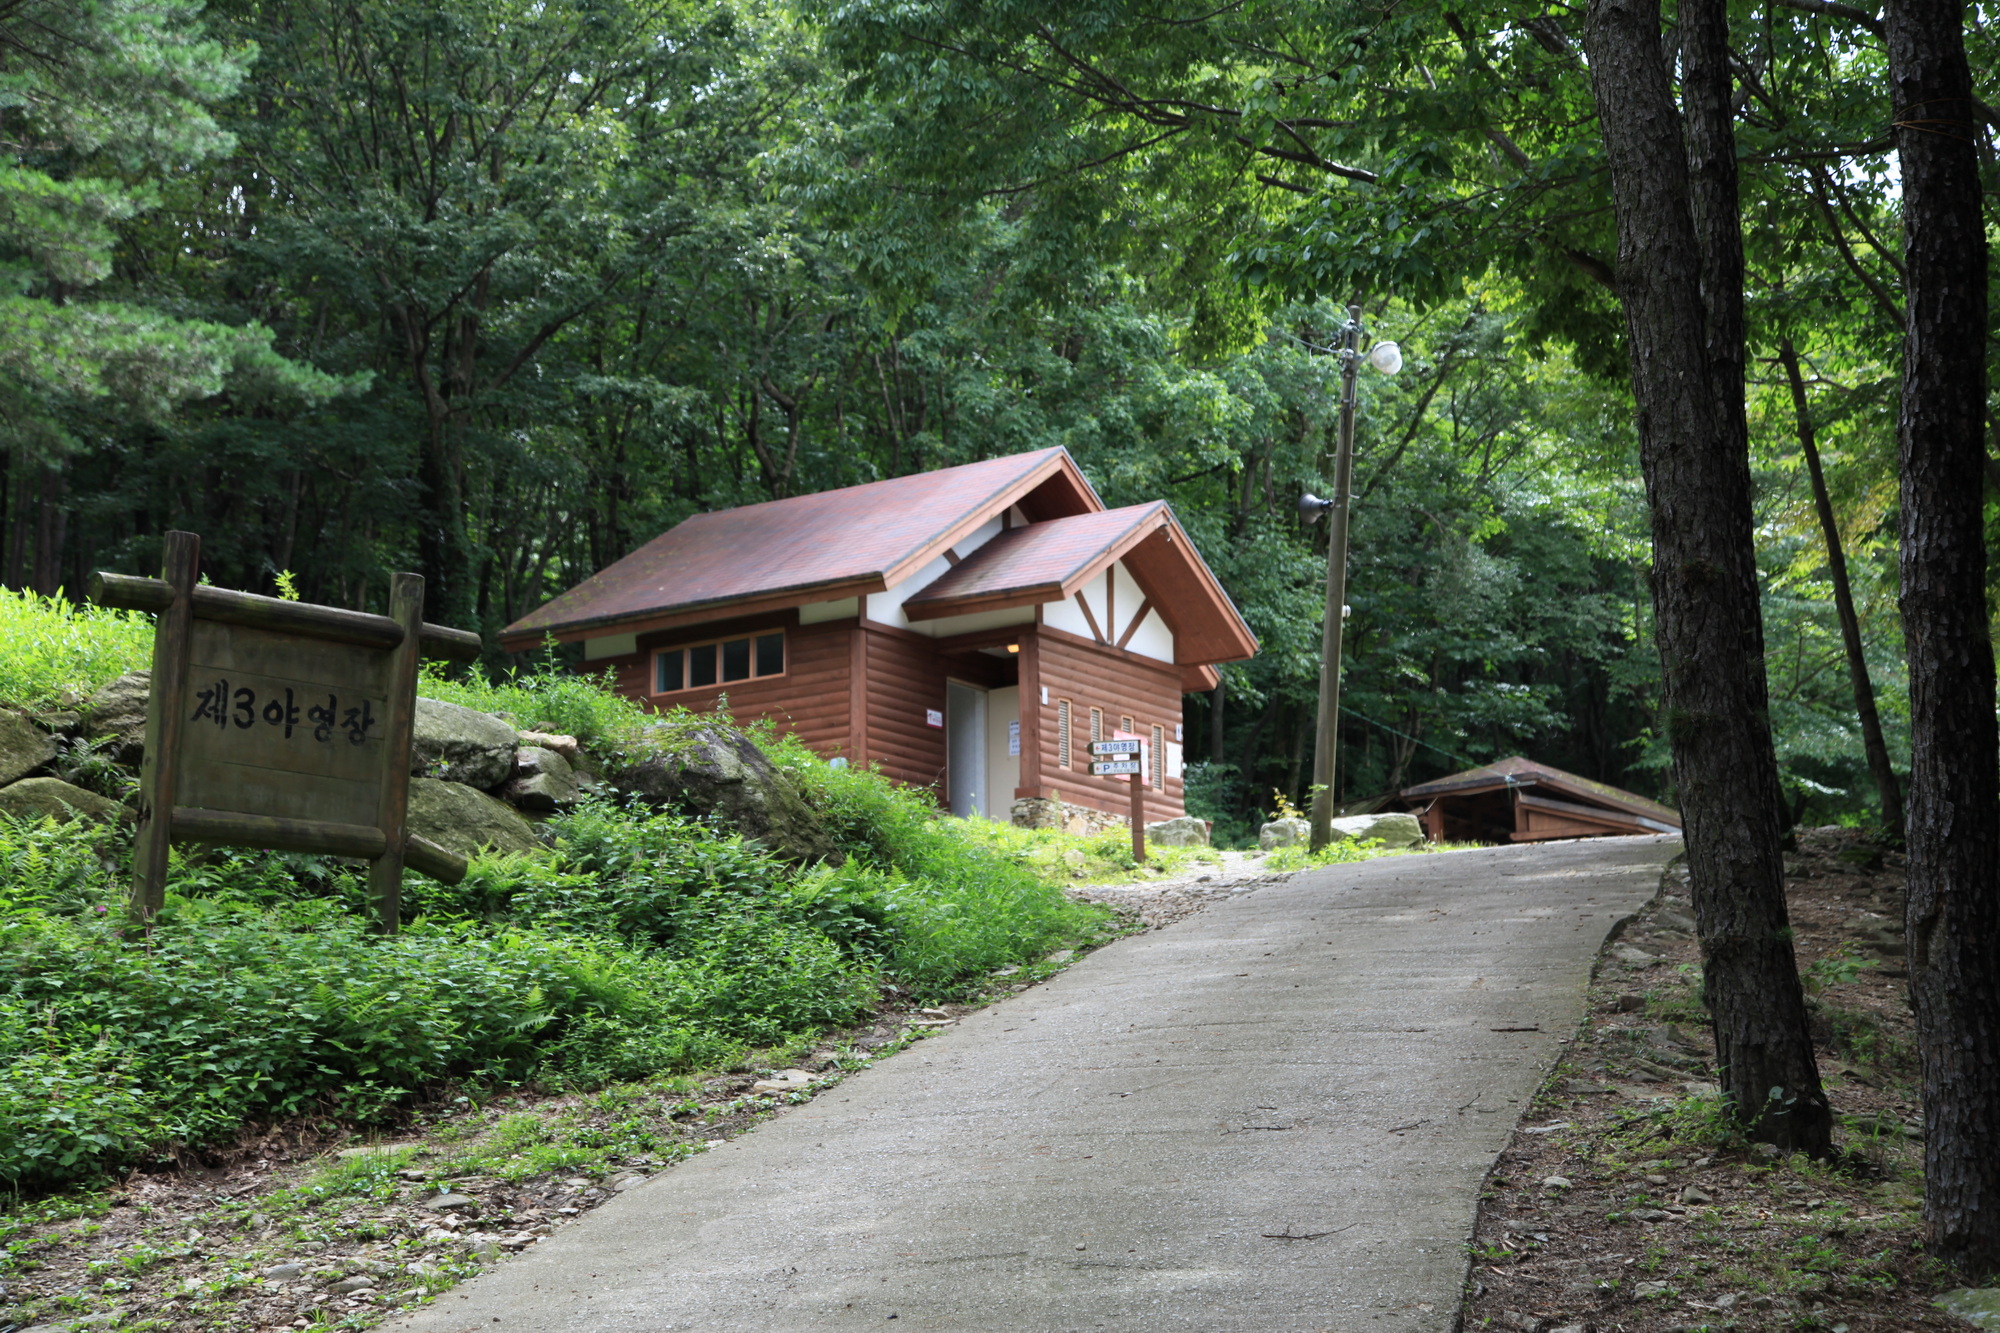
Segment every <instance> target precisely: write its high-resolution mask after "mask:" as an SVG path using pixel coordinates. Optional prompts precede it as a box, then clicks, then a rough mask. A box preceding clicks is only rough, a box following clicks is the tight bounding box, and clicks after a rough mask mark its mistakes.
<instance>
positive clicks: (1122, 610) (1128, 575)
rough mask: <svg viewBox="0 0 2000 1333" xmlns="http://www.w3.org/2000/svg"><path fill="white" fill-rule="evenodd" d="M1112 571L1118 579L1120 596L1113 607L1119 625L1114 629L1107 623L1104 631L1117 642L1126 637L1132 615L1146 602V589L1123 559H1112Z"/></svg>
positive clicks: (1095, 606) (1093, 608)
mask: <svg viewBox="0 0 2000 1333" xmlns="http://www.w3.org/2000/svg"><path fill="white" fill-rule="evenodd" d="M1110 572H1111V576H1112V577H1113V578H1115V579H1116V580H1117V581H1118V582H1117V593H1118V596H1117V597H1116V599H1114V601H1113V604H1112V607H1111V609H1112V610H1113V611H1114V612H1116V613H1117V616H1118V627H1117V628H1116V629H1113V628H1112V627H1111V626H1109V625H1106V626H1105V627H1104V632H1105V633H1106V634H1108V635H1110V636H1111V642H1113V643H1116V642H1118V641H1119V640H1120V639H1122V638H1124V637H1125V631H1126V630H1128V629H1130V628H1131V627H1132V617H1133V616H1135V615H1137V614H1138V612H1139V608H1140V607H1141V606H1142V605H1144V604H1145V601H1146V593H1145V590H1144V589H1142V588H1140V586H1139V580H1137V579H1135V578H1133V577H1132V571H1131V570H1129V569H1127V568H1125V562H1124V561H1123V560H1114V561H1112V562H1111V571H1110ZM1091 609H1092V610H1093V611H1094V610H1096V609H1097V604H1096V603H1092V604H1091ZM1099 619H1100V620H1101V619H1103V617H1101V616H1100V617H1099ZM1126 646H1127V647H1130V646H1131V645H1130V644H1127V645H1126Z"/></svg>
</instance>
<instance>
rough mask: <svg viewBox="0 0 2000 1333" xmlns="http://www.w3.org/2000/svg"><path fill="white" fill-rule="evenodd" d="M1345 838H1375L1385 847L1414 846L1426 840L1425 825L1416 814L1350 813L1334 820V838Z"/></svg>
mask: <svg viewBox="0 0 2000 1333" xmlns="http://www.w3.org/2000/svg"><path fill="white" fill-rule="evenodd" d="M1345 838H1352V839H1354V840H1355V841H1356V842H1365V841H1367V840H1369V839H1374V840H1375V841H1377V842H1379V843H1381V844H1382V845H1383V846H1384V847H1414V846H1415V845H1416V844H1418V843H1420V842H1422V841H1423V840H1424V826H1423V825H1422V824H1421V823H1419V822H1418V820H1417V817H1416V816H1415V815H1408V814H1402V813H1394V814H1382V815H1350V816H1348V817H1347V818H1345V819H1336V820H1334V821H1333V840H1334V841H1335V842H1339V841H1341V840H1342V839H1345Z"/></svg>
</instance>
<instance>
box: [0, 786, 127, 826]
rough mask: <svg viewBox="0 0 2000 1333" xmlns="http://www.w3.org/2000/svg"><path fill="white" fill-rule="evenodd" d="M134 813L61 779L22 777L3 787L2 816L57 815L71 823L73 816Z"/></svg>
mask: <svg viewBox="0 0 2000 1333" xmlns="http://www.w3.org/2000/svg"><path fill="white" fill-rule="evenodd" d="M130 814H131V811H129V810H127V809H126V808H125V807H124V806H122V805H120V804H118V802H116V801H108V800H106V799H105V798H104V797H102V796H99V795H98V794H97V793H96V792H94V791H85V790H84V789H83V788H81V787H77V786H72V785H71V784H69V783H67V782H64V781H63V780H62V779H61V778H22V779H21V780H20V781H19V782H14V783H9V784H8V785H7V786H5V787H0V815H12V816H13V817H14V818H16V819H43V818H47V817H54V818H55V819H56V820H58V821H59V822H61V823H64V824H67V823H68V822H69V821H70V820H72V819H104V820H111V819H121V818H125V817H126V816H128V815H130Z"/></svg>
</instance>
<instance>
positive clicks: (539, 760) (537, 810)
mask: <svg viewBox="0 0 2000 1333" xmlns="http://www.w3.org/2000/svg"><path fill="white" fill-rule="evenodd" d="M524 734H529V735H532V734H533V733H524ZM500 794H501V796H503V797H505V798H506V799H507V800H508V801H510V802H512V803H513V804H514V805H517V806H519V807H520V808H521V809H523V810H526V811H527V812H529V813H530V814H536V815H547V814H554V813H555V812H556V811H557V810H564V809H567V808H569V807H570V806H572V805H575V804H576V801H577V797H579V796H581V795H582V794H583V790H582V785H581V784H580V783H578V781H577V779H576V770H575V769H573V768H571V767H570V763H569V760H567V759H565V758H563V757H562V756H561V755H560V754H558V753H557V752H556V751H554V750H550V749H547V748H545V747H543V746H540V745H523V746H522V747H521V748H520V749H518V750H516V751H515V752H514V779H513V781H511V782H509V783H508V784H507V785H506V787H504V788H503V789H502V790H501V792H500Z"/></svg>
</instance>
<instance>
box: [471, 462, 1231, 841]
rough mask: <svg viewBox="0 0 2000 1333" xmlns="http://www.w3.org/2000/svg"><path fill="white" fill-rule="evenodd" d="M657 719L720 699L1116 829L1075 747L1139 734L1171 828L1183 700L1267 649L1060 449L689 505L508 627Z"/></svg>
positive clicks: (1207, 585)
mask: <svg viewBox="0 0 2000 1333" xmlns="http://www.w3.org/2000/svg"><path fill="white" fill-rule="evenodd" d="M551 635H553V636H554V637H555V638H556V639H557V640H559V641H563V642H578V641H581V643H582V645H583V658H584V661H583V668H584V669H586V670H590V671H604V670H610V671H612V672H614V673H615V675H616V680H617V686H618V689H619V690H620V691H621V692H622V693H624V694H625V695H627V696H629V697H630V698H632V699H635V700H637V701H639V702H640V703H642V704H645V705H646V706H648V707H651V708H656V709H665V708H670V707H673V706H676V705H680V706H684V707H687V708H691V709H695V710H698V711H709V710H714V709H716V708H718V707H722V706H725V700H726V707H727V709H728V711H729V713H730V714H731V715H732V716H733V717H734V718H735V720H736V721H737V722H739V723H747V722H752V721H756V720H760V719H766V718H768V719H771V720H773V721H774V722H775V723H776V724H777V725H778V726H779V728H780V729H781V730H790V731H795V732H797V733H798V735H799V736H800V737H801V738H802V739H803V740H804V741H805V742H806V743H807V744H808V745H810V746H811V747H812V748H813V749H814V750H816V751H817V752H819V753H821V754H823V755H826V756H827V757H829V758H833V757H845V758H847V759H848V760H849V761H850V762H852V763H856V764H862V765H867V764H875V765H879V766H880V768H881V771H882V772H883V773H885V774H887V775H888V776H890V777H892V778H895V779H898V780H899V781H902V782H906V783H910V784H913V785H916V786H923V787H931V788H934V789H935V790H936V791H937V793H938V795H939V797H940V800H941V801H942V802H943V803H945V804H946V805H947V806H948V807H949V808H950V809H951V811H952V812H953V813H954V814H959V815H973V814H979V815H985V816H987V817H990V818H995V819H1002V820H1005V819H1007V818H1008V817H1009V815H1010V812H1011V811H1012V810H1013V808H1014V802H1015V801H1017V800H1021V799H1023V798H1040V799H1042V800H1059V801H1062V802H1066V803H1068V804H1071V805H1079V806H1084V807H1087V808H1089V809H1093V810H1096V811H1100V812H1102V813H1104V814H1106V815H1109V816H1114V817H1122V816H1123V815H1125V814H1126V813H1127V812H1128V811H1129V810H1130V808H1131V798H1130V789H1129V787H1127V786H1126V783H1125V779H1123V778H1108V777H1105V778H1099V777H1092V776H1091V775H1090V756H1089V744H1090V742H1091V740H1093V739H1112V738H1114V734H1125V735H1136V736H1138V737H1140V738H1141V739H1143V740H1145V741H1146V742H1148V760H1147V769H1148V771H1147V774H1146V777H1147V780H1148V788H1147V791H1146V796H1145V802H1146V805H1145V808H1146V818H1147V820H1148V821H1149V822H1150V821H1155V820H1160V819H1168V818H1172V817H1174V816H1178V815H1180V814H1182V813H1184V808H1183V805H1182V787H1181V745H1182V722H1181V700H1182V695H1183V694H1185V693H1190V692H1199V691H1205V690H1210V689H1213V688H1214V687H1215V683H1216V674H1215V671H1214V669H1213V668H1214V666H1215V664H1217V663H1220V662H1233V661H1240V660H1242V659H1244V658H1248V657H1251V656H1253V655H1254V654H1255V653H1256V651H1257V640H1256V638H1255V636H1254V635H1253V634H1252V633H1251V632H1250V629H1249V627H1248V626H1247V625H1245V624H1244V622H1243V618H1242V617H1241V616H1240V615H1238V614H1237V611H1236V608H1235V606H1234V605H1233V604H1232V603H1231V602H1230V600H1229V597H1228V594H1226V593H1225V592H1224V591H1223V590H1222V587H1221V585H1220V584H1219V583H1217V582H1216V579H1215V576H1214V575H1213V574H1212V573H1211V572H1210V571H1209V568H1208V566H1207V565H1206V564H1205V563H1204V562H1203V560H1202V558H1201V555H1200V553H1199V552H1197V551H1196V550H1195V548H1194V544H1193V543H1192V542H1191V541H1190V540H1189V539H1188V535H1187V533H1186V532H1185V531H1184V530H1182V528H1181V526H1180V524H1179V523H1178V522H1177V521H1176V520H1175V518H1174V516H1173V512H1172V511H1171V510H1170V509H1169V508H1168V507H1167V505H1166V503H1165V502H1164V501H1153V502H1152V503H1149V504H1138V505H1129V506H1126V507H1124V508H1120V509H1106V508H1105V507H1104V504H1103V502H1102V501H1100V500H1099V499H1098V497H1097V493H1096V492H1095V491H1094V490H1093V489H1092V488H1091V486H1090V483H1089V482H1088V481H1086V480H1085V479H1084V477H1083V474H1082V473H1081V472H1080V471H1079V470H1078V469H1077V466H1076V464H1075V462H1074V461H1073V460H1072V459H1071V458H1070V456H1069V453H1068V451H1067V450H1065V449H1061V448H1055V449H1044V450H1039V451H1037V452H1034V453H1026V454H1016V455H1012V456H1010V457H1006V458H995V459H989V460H987V461H984V462H979V463H967V464H964V465H962V466H959V467H951V468H944V469H941V470H939V471H936V472H926V473H919V474H916V475H913V476H907V477H895V478H892V479H890V480H887V481H876V482H869V483H867V484H865V485H860V486H849V487H847V488H845V489H842V490H837V491H823V492H820V493H818V494H814V495H801V496H795V497H792V498H790V499H784V500H773V501H769V502H767V503H764V504H754V505H745V506H743V507H741V508H738V509H727V510H721V511H718V512H714V513H707V514H697V515H695V516H694V517H693V518H690V519H688V520H687V521H686V522H684V523H681V524H680V525H678V526H677V527H675V528H673V529H671V530H670V531H668V532H666V533H664V534H662V535H661V536H659V537H657V538H655V539H654V540H653V541H651V542H649V543H647V544H646V545H645V546H642V547H640V548H639V549H638V550H636V551H634V552H632V554H630V555H628V556H626V557H625V558H624V559H622V560H620V561H618V562H617V563H615V564H613V565H611V566H609V567H608V568H606V569H604V570H602V571H601V572H599V573H597V574H596V575H594V576H592V577H591V578H590V579H588V580H586V581H585V582H583V583H581V584H579V585H578V586H576V587H575V588H572V589H570V590H569V591H568V592H566V593H563V594H562V595H561V596H559V597H557V598H555V599H554V600H553V601H551V602H549V603H548V604H547V605H545V606H543V607H541V608H540V609H539V610H537V611H535V612H533V613H531V614H529V615H527V616H524V617H522V618H521V619H520V620H519V621H516V622H515V623H514V624H513V625H510V626H508V628H507V629H506V630H505V631H504V633H503V635H502V642H503V643H505V644H506V646H507V647H509V648H510V649H514V650H516V651H520V650H523V649H528V648H532V647H534V646H535V645H537V644H539V643H541V642H543V641H544V639H545V638H547V637H548V636H551Z"/></svg>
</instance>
